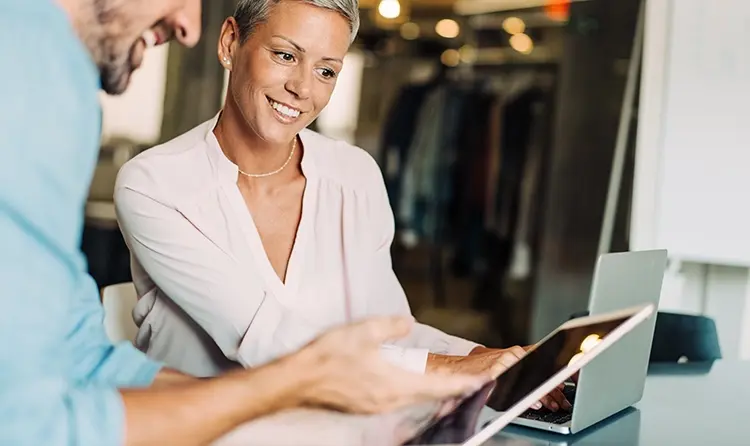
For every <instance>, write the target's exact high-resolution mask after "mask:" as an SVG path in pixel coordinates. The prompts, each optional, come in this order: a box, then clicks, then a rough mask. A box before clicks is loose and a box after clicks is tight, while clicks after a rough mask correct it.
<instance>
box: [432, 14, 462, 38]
mask: <svg viewBox="0 0 750 446" xmlns="http://www.w3.org/2000/svg"><path fill="white" fill-rule="evenodd" d="M435 32H436V33H438V35H439V36H440V37H445V38H446V39H453V38H455V37H458V34H459V33H460V32H461V27H460V26H458V22H456V21H455V20H451V19H443V20H441V21H439V22H437V24H436V25H435Z"/></svg>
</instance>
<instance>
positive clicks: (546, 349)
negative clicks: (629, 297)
mask: <svg viewBox="0 0 750 446" xmlns="http://www.w3.org/2000/svg"><path fill="white" fill-rule="evenodd" d="M626 320H627V318H620V319H612V320H609V321H606V322H600V323H597V324H590V325H585V326H581V327H574V328H569V329H566V330H559V331H557V332H555V333H554V334H553V335H552V337H550V338H549V339H547V340H546V341H545V342H544V343H542V344H540V345H538V346H536V348H534V349H533V350H531V351H530V352H528V353H527V354H526V356H524V357H523V358H522V359H521V360H520V361H518V363H517V364H516V365H514V366H513V367H511V368H510V369H508V370H507V371H506V372H505V373H503V374H502V375H500V376H499V377H498V378H497V380H496V385H495V390H494V392H492V395H490V398H489V401H487V405H488V406H490V407H491V408H493V409H495V410H498V411H506V410H508V409H509V408H511V407H513V405H515V404H516V403H518V402H519V401H520V400H521V399H523V397H525V396H526V395H528V394H529V393H531V392H532V391H533V390H534V389H536V388H537V387H539V386H541V385H542V384H544V382H545V381H547V380H548V379H550V378H552V376H554V375H555V374H556V373H557V372H559V371H560V370H562V369H564V368H565V367H566V366H567V365H568V364H572V363H574V362H575V361H577V360H579V359H580V358H581V357H582V356H583V354H584V353H586V352H588V351H590V350H591V349H592V348H594V347H595V346H596V344H598V343H599V342H601V340H602V338H604V337H605V336H607V335H608V334H609V333H610V332H612V331H613V330H614V329H615V328H617V327H618V326H619V325H620V324H622V323H623V322H625V321H626Z"/></svg>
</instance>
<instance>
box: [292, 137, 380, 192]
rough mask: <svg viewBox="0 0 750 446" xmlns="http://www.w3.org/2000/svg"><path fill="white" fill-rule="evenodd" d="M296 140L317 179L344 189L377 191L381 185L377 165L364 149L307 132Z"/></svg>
mask: <svg viewBox="0 0 750 446" xmlns="http://www.w3.org/2000/svg"><path fill="white" fill-rule="evenodd" d="M300 137H301V138H302V142H303V143H304V144H305V146H306V150H307V151H308V152H307V153H306V155H307V154H310V155H312V157H313V161H314V163H315V170H316V172H317V174H318V176H319V177H320V178H321V179H325V180H328V181H332V182H335V183H339V184H340V185H341V186H342V187H344V188H353V189H363V188H365V189H371V188H375V189H379V188H380V187H381V186H382V184H383V176H382V173H381V171H380V166H379V165H378V163H377V161H375V158H373V156H372V155H371V154H370V153H368V152H367V151H366V150H364V149H362V148H360V147H357V146H355V145H353V144H350V143H348V142H346V141H342V140H337V139H333V138H330V137H328V136H324V135H322V134H320V133H317V132H314V131H312V130H309V129H306V130H304V131H303V132H302V133H301V134H300Z"/></svg>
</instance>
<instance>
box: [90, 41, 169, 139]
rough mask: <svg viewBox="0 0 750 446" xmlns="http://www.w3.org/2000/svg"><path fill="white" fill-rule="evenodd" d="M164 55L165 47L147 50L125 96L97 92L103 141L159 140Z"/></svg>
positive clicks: (164, 86) (162, 103)
mask: <svg viewBox="0 0 750 446" xmlns="http://www.w3.org/2000/svg"><path fill="white" fill-rule="evenodd" d="M168 53H169V46H168V45H160V46H158V47H155V48H151V49H149V50H148V51H146V54H145V57H144V59H143V64H142V65H141V68H139V69H138V70H136V71H135V73H133V78H132V79H131V83H130V87H129V88H128V89H127V91H126V92H125V93H123V94H122V95H119V96H108V95H106V94H104V93H101V96H100V99H101V104H102V112H103V122H102V139H103V141H104V142H106V141H108V140H110V139H112V138H127V139H131V140H133V141H135V142H137V143H144V144H151V143H155V142H157V141H158V140H159V136H160V134H161V123H162V117H163V114H164V92H165V89H166V82H167V55H168Z"/></svg>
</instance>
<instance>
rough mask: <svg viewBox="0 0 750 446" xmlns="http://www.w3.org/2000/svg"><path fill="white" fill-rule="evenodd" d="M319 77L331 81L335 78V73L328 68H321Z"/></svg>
mask: <svg viewBox="0 0 750 446" xmlns="http://www.w3.org/2000/svg"><path fill="white" fill-rule="evenodd" d="M320 75H321V76H323V77H324V78H326V79H333V78H334V77H336V72H335V71H333V70H331V69H330V68H321V70H320Z"/></svg>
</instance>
